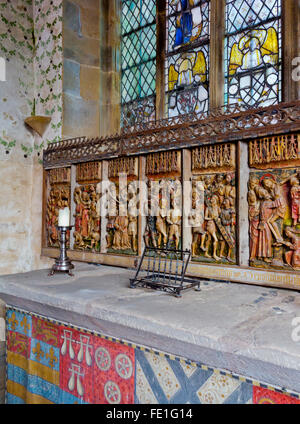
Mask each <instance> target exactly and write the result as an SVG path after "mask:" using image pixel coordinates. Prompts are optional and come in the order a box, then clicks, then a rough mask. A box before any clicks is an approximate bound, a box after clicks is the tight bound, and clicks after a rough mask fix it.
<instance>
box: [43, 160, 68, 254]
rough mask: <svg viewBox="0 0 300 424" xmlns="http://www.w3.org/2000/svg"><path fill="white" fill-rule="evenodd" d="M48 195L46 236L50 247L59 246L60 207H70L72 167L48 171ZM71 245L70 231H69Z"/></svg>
mask: <svg viewBox="0 0 300 424" xmlns="http://www.w3.org/2000/svg"><path fill="white" fill-rule="evenodd" d="M47 182H48V195H47V211H46V237H47V246H48V247H59V234H58V230H57V228H56V227H57V225H58V215H59V209H63V208H65V207H69V208H70V197H71V186H70V183H71V168H58V169H51V170H49V171H47ZM67 243H68V244H67V245H68V246H69V233H67Z"/></svg>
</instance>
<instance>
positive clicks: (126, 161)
mask: <svg viewBox="0 0 300 424" xmlns="http://www.w3.org/2000/svg"><path fill="white" fill-rule="evenodd" d="M121 174H124V175H126V176H127V178H130V177H138V160H137V158H136V157H131V158H118V159H112V160H110V161H109V162H108V177H109V178H110V179H111V180H112V179H118V178H119V176H120V175H121Z"/></svg>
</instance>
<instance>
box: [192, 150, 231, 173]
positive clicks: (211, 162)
mask: <svg viewBox="0 0 300 424" xmlns="http://www.w3.org/2000/svg"><path fill="white" fill-rule="evenodd" d="M234 169H235V145H234V144H232V143H226V144H215V145H210V146H201V147H197V148H195V149H192V171H193V173H197V174H200V173H201V174H205V173H207V172H210V171H212V172H214V171H217V172H224V171H233V170H234Z"/></svg>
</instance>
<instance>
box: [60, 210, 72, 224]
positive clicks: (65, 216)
mask: <svg viewBox="0 0 300 424" xmlns="http://www.w3.org/2000/svg"><path fill="white" fill-rule="evenodd" d="M58 226H59V227H69V226H70V209H69V208H64V209H60V210H59V214H58Z"/></svg>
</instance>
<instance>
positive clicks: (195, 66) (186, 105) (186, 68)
mask: <svg viewBox="0 0 300 424" xmlns="http://www.w3.org/2000/svg"><path fill="white" fill-rule="evenodd" d="M208 50H209V46H208V45H205V46H203V47H201V48H198V49H196V50H194V51H191V52H185V53H181V54H177V55H172V56H170V57H169V58H168V68H167V75H166V78H167V84H168V85H167V92H168V94H167V99H168V114H169V117H173V116H178V115H182V114H185V113H192V112H196V113H200V112H206V111H207V110H208V70H209V62H208Z"/></svg>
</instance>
